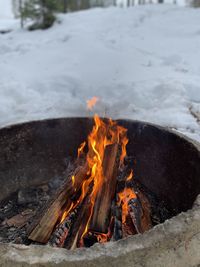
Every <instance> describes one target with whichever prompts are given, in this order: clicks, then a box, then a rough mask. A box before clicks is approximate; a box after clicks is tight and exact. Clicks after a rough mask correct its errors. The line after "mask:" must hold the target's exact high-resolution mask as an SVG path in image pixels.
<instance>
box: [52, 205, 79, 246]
mask: <svg viewBox="0 0 200 267" xmlns="http://www.w3.org/2000/svg"><path fill="white" fill-rule="evenodd" d="M76 216H77V208H76V209H75V210H74V211H73V212H72V213H70V215H69V216H67V218H65V219H64V221H63V222H61V223H60V224H59V225H58V226H57V228H56V230H55V231H54V233H53V234H52V236H51V240H50V242H49V243H50V245H52V246H53V247H60V248H61V247H63V246H64V243H65V240H66V238H67V236H68V234H69V231H70V228H71V227H72V225H73V223H74V221H75V219H76Z"/></svg>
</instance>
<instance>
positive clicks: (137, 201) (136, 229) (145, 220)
mask: <svg viewBox="0 0 200 267" xmlns="http://www.w3.org/2000/svg"><path fill="white" fill-rule="evenodd" d="M136 195H137V196H136V197H135V198H131V199H130V200H129V201H128V203H127V204H128V207H127V215H126V218H125V220H124V222H123V223H122V232H123V237H126V236H128V235H134V234H139V233H141V234H142V233H144V232H145V231H147V230H149V229H150V228H151V227H152V223H151V216H150V215H151V214H150V204H149V201H148V199H147V198H146V197H145V196H144V194H143V193H142V192H141V191H139V192H137V194H136Z"/></svg>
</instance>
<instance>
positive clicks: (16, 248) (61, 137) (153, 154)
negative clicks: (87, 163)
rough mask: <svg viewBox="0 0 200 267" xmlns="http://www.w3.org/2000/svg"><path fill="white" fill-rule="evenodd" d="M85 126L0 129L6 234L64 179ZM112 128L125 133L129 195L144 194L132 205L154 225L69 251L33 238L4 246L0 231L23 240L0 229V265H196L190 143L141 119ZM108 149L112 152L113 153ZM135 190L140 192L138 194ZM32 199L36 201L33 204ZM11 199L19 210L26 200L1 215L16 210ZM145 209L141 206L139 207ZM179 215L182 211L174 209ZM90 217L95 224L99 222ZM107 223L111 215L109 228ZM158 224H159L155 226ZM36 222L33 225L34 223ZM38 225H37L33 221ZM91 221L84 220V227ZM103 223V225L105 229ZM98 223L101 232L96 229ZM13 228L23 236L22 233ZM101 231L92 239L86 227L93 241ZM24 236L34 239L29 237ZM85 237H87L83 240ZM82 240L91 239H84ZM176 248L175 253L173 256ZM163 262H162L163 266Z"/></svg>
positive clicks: (61, 122)
mask: <svg viewBox="0 0 200 267" xmlns="http://www.w3.org/2000/svg"><path fill="white" fill-rule="evenodd" d="M93 124H94V122H93V119H90V118H67V119H55V120H46V121H38V122H31V123H26V124H21V125H16V126H12V127H8V128H4V129H1V131H0V178H1V184H2V187H1V189H0V191H1V196H0V200H1V202H2V203H3V204H2V209H4V210H3V211H2V212H4V213H6V216H7V217H8V218H7V221H5V218H0V219H1V220H2V223H4V224H5V225H7V224H8V225H9V224H10V228H9V231H10V229H11V232H12V231H13V232H14V229H15V228H16V224H18V225H20V227H19V228H20V229H21V228H23V226H24V225H23V223H25V221H26V220H24V217H25V218H26V219H27V220H28V219H30V218H31V220H32V217H33V216H32V215H33V214H31V211H30V210H32V208H33V207H34V205H35V206H37V205H38V202H37V201H39V202H40V204H41V205H42V203H46V202H48V200H49V198H51V194H54V189H55V188H59V186H60V184H61V182H62V183H63V181H64V182H65V180H63V177H65V176H66V169H67V166H69V162H72V161H74V160H75V159H76V157H77V150H78V148H79V146H80V144H83V142H84V141H85V140H87V136H88V134H89V133H90V132H91V130H92V127H93ZM118 125H120V126H123V127H124V128H126V129H127V130H128V131H127V136H128V139H129V142H128V145H127V155H128V157H127V159H126V166H128V167H127V169H128V170H130V169H133V181H132V182H131V183H132V184H131V186H133V187H134V190H136V191H137V192H136V195H137V193H138V192H139V193H138V195H137V197H138V198H139V199H140V198H141V199H142V200H144V199H147V201H146V203H147V204H143V203H142V204H141V207H140V208H141V209H142V211H143V213H144V214H145V218H146V219H148V220H149V213H148V212H149V211H150V212H151V227H153V226H154V228H153V229H151V230H149V231H147V230H148V229H149V228H150V227H149V224H147V223H144V224H143V225H145V227H144V228H145V229H144V231H140V230H138V231H136V235H135V236H130V237H128V238H125V239H122V240H120V241H117V242H113V239H111V242H109V243H106V244H104V245H98V244H96V245H94V246H93V247H91V248H89V249H86V248H82V249H79V250H75V251H67V250H63V249H56V248H51V247H49V246H34V244H36V243H37V241H38V240H37V239H36V240H35V239H34V238H32V240H34V242H31V243H30V246H27V247H24V246H23V245H21V244H20V245H19V244H18V245H16V244H11V243H6V238H5V236H6V237H7V238H8V242H14V243H24V244H26V242H22V241H24V240H25V239H24V240H22V239H20V238H19V237H20V236H19V235H18V236H17V235H15V234H16V233H15V234H12V238H11V235H10V234H9V235H7V234H6V235H5V236H4V235H1V234H2V233H4V234H5V231H4V232H2V231H3V230H1V232H0V237H1V241H2V244H1V245H0V256H1V257H0V262H1V266H12V265H13V264H14V265H15V266H22V265H23V266H29V265H30V264H33V263H34V264H35V266H54V265H55V264H56V263H57V264H58V266H65V264H67V265H68V266H77V265H78V264H79V263H80V264H81V265H82V266H84V264H85V266H88V265H89V266H95V265H98V266H107V265H110V266H116V265H117V266H120V265H122V264H123V265H125V266H133V265H134V266H148V267H149V266H155V262H157V263H158V262H160V263H159V264H160V265H156V266H180V265H181V266H197V264H199V263H200V259H199V258H198V252H197V251H198V250H199V248H200V242H198V241H199V231H200V211H199V206H198V205H199V203H198V201H197V202H196V205H194V202H195V200H196V198H197V196H198V194H199V193H200V178H199V177H200V165H199V162H200V155H199V150H198V144H193V143H192V142H191V141H189V140H186V139H187V138H184V137H182V136H179V135H176V134H174V133H172V132H170V131H167V130H166V129H164V128H161V127H158V126H154V125H150V124H146V123H142V122H136V121H127V120H120V121H118ZM111 151H113V147H112V148H111ZM111 154H112V155H113V152H112V153H111ZM110 158H112V157H111V156H110V154H109V156H108V157H107V159H106V162H109V160H110ZM129 178H130V172H129V171H128V172H127V177H126V181H127V182H125V184H126V186H127V184H129V182H128V180H129ZM72 182H73V181H72ZM121 184H122V189H121V191H120V192H124V191H123V190H125V189H124V188H125V187H126V186H124V181H123V179H122V183H121ZM47 185H48V186H47ZM33 188H34V190H33ZM106 188H107V187H106ZM36 189H37V190H36ZM109 192H110V191H109ZM141 194H142V196H143V195H144V197H141ZM59 196H60V195H59ZM85 196H86V195H85ZM35 198H39V200H37V201H36V203H35V204H33V203H32V202H33V200H34V201H35ZM136 199H137V198H136ZM129 200H130V199H129ZM16 202H17V203H18V204H19V206H20V207H24V205H27V207H26V209H23V210H22V211H21V210H20V212H21V213H20V214H18V213H19V210H18V212H17V214H11V215H8V214H9V212H11V210H12V211H13V210H15V209H14V208H16V209H18V206H15V205H16ZM13 203H14V204H13ZM53 203H54V202H53ZM31 205H32V206H31ZM13 206H14V208H13ZM147 206H148V207H149V209H146V207H147ZM192 207H193V209H192ZM190 209H192V210H190ZM144 210H145V212H144ZM146 210H147V211H146ZM188 210H190V211H188ZM186 211H187V212H186ZM137 212H138V208H137V210H136V212H135V213H134V212H133V215H134V218H133V228H134V230H137V226H138V223H139V222H138V221H137V219H138V218H140V216H138V217H137V216H136V215H137ZM181 212H186V213H183V214H180V213H181ZM40 214H42V213H40ZM13 215H14V216H13ZM36 215H37V214H36ZM19 216H21V217H22V219H21V217H19ZM174 216H175V217H174ZM9 217H10V218H9ZM36 217H38V216H36ZM41 217H42V215H41V216H40V218H41ZM106 217H107V215H106ZM33 218H34V217H33ZM170 218H172V219H170ZM61 219H62V218H61ZM65 219H66V216H65V217H63V219H62V220H61V223H62V221H64V220H65ZM134 219H135V221H134ZM167 219H170V220H169V221H168V220H167ZM34 220H35V219H33V221H34ZM148 220H147V221H148ZM166 220H167V221H166ZM92 221H94V219H93V220H92ZM97 221H98V222H99V219H98V220H97ZM110 222H111V219H110V220H109V225H110ZM163 222H164V224H160V223H163ZM36 223H38V219H37V220H36ZM36 223H33V224H35V225H36ZM39 223H40V225H41V221H39ZM47 224H48V223H47ZM157 224H158V225H157ZM159 224H160V225H159ZM91 225H92V223H90V227H91ZM93 225H95V230H96V229H97V230H99V227H98V228H96V227H97V226H96V225H97V223H96V221H95V224H94V223H93ZM109 225H107V226H106V227H107V228H109V227H110V226H109ZM155 225H157V226H155ZM129 226H130V225H129ZM93 227H94V226H93ZM104 227H105V225H104ZM113 227H114V226H113ZM12 228H13V229H12ZM35 228H36V226H34V227H33V225H32V230H31V231H30V236H31V233H33V229H35ZM100 228H101V232H102V233H103V234H105V231H104V228H102V227H100ZM129 228H130V227H129ZM114 229H115V230H116V228H114ZM58 230H59V229H58ZM134 230H132V228H131V230H130V229H128V230H127V228H126V229H125V230H123V231H125V233H129V232H130V231H134ZM113 231H114V230H113ZM143 232H145V233H144V234H142V235H141V234H137V233H143ZM19 233H20V234H21V235H24V232H18V234H19ZM102 233H101V238H100V237H99V233H98V235H97V236H96V232H94V231H93V232H92V235H93V238H94V237H95V238H96V237H97V239H98V240H99V238H100V239H101V240H102V239H104V235H102ZM62 234H63V233H61V235H62ZM127 235H128V234H127ZM13 236H14V237H13ZM32 236H34V237H35V234H33V235H32ZM37 236H38V232H37ZM106 238H107V237H106ZM86 239H87V240H88V237H87V238H85V240H86ZM87 240H86V241H87ZM106 240H107V239H106ZM115 240H117V238H115ZM54 241H55V240H54ZM54 241H53V243H55V242H54ZM86 241H84V242H85V244H87V245H85V246H89V245H88V241H87V242H86ZM3 242H5V243H3ZM35 242H36V243H35ZM56 242H57V241H56ZM73 243H74V242H73ZM89 243H91V239H90V238H89ZM94 243H95V242H94ZM28 244H29V243H27V245H28ZM92 244H93V243H92ZM92 244H90V245H92ZM58 247H59V246H58ZM81 247H82V246H81ZM181 252H182V254H183V255H182V254H181V255H182V256H181V257H178V258H177V255H179V254H180V253H181ZM169 257H170V260H169V259H168V258H169ZM163 260H166V263H165V264H164V265H163ZM13 262H15V263H13ZM186 262H187V264H186ZM184 264H186V265H184ZM195 264H196V265H195Z"/></svg>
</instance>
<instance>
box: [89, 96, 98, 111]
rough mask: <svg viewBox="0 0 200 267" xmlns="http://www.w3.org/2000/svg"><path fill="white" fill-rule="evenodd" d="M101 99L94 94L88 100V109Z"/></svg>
mask: <svg viewBox="0 0 200 267" xmlns="http://www.w3.org/2000/svg"><path fill="white" fill-rule="evenodd" d="M98 101H99V98H98V97H96V96H94V97H92V98H91V99H89V100H87V109H88V110H92V109H93V107H94V106H95V105H96V103H97V102H98Z"/></svg>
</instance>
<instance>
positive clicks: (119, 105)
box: [0, 5, 200, 140]
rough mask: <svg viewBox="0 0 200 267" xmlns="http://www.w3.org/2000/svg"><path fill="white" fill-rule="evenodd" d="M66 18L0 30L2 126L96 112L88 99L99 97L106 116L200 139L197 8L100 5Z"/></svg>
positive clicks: (101, 109) (199, 24) (100, 107)
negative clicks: (44, 26)
mask: <svg viewBox="0 0 200 267" xmlns="http://www.w3.org/2000/svg"><path fill="white" fill-rule="evenodd" d="M59 19H60V23H56V24H55V25H54V27H53V28H51V29H49V30H46V31H34V32H28V31H26V30H21V29H20V28H19V22H18V21H16V20H14V19H13V20H12V23H13V25H15V26H14V27H13V31H12V32H11V33H8V34H4V35H1V34H0V73H1V75H0V96H1V97H0V126H5V125H9V124H12V123H18V122H22V121H29V120H37V119H43V118H52V117H62V116H88V115H92V113H91V112H90V113H89V112H88V111H87V110H86V100H87V99H89V98H91V97H93V96H98V97H99V98H100V101H99V102H98V104H97V106H96V108H95V112H98V113H99V114H100V115H105V114H106V116H111V117H113V118H129V119H136V120H144V121H149V122H153V123H156V124H160V125H163V126H168V127H171V128H174V129H177V130H178V131H180V132H183V133H185V134H187V135H188V136H190V137H191V138H194V139H197V140H200V124H199V121H198V119H197V118H196V115H197V116H200V75H199V74H200V60H199V59H200V49H199V47H200V23H199V10H198V9H192V8H188V7H177V6H174V5H146V6H137V7H133V8H114V7H112V8H107V9H100V8H98V9H93V10H88V11H81V12H77V13H72V14H67V15H60V16H59ZM3 23H4V24H5V25H7V24H6V20H5V18H4V19H3V18H1V19H0V25H3ZM16 23H17V24H16ZM16 25H18V28H16ZM191 111H192V112H191ZM194 115H195V116H194Z"/></svg>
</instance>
